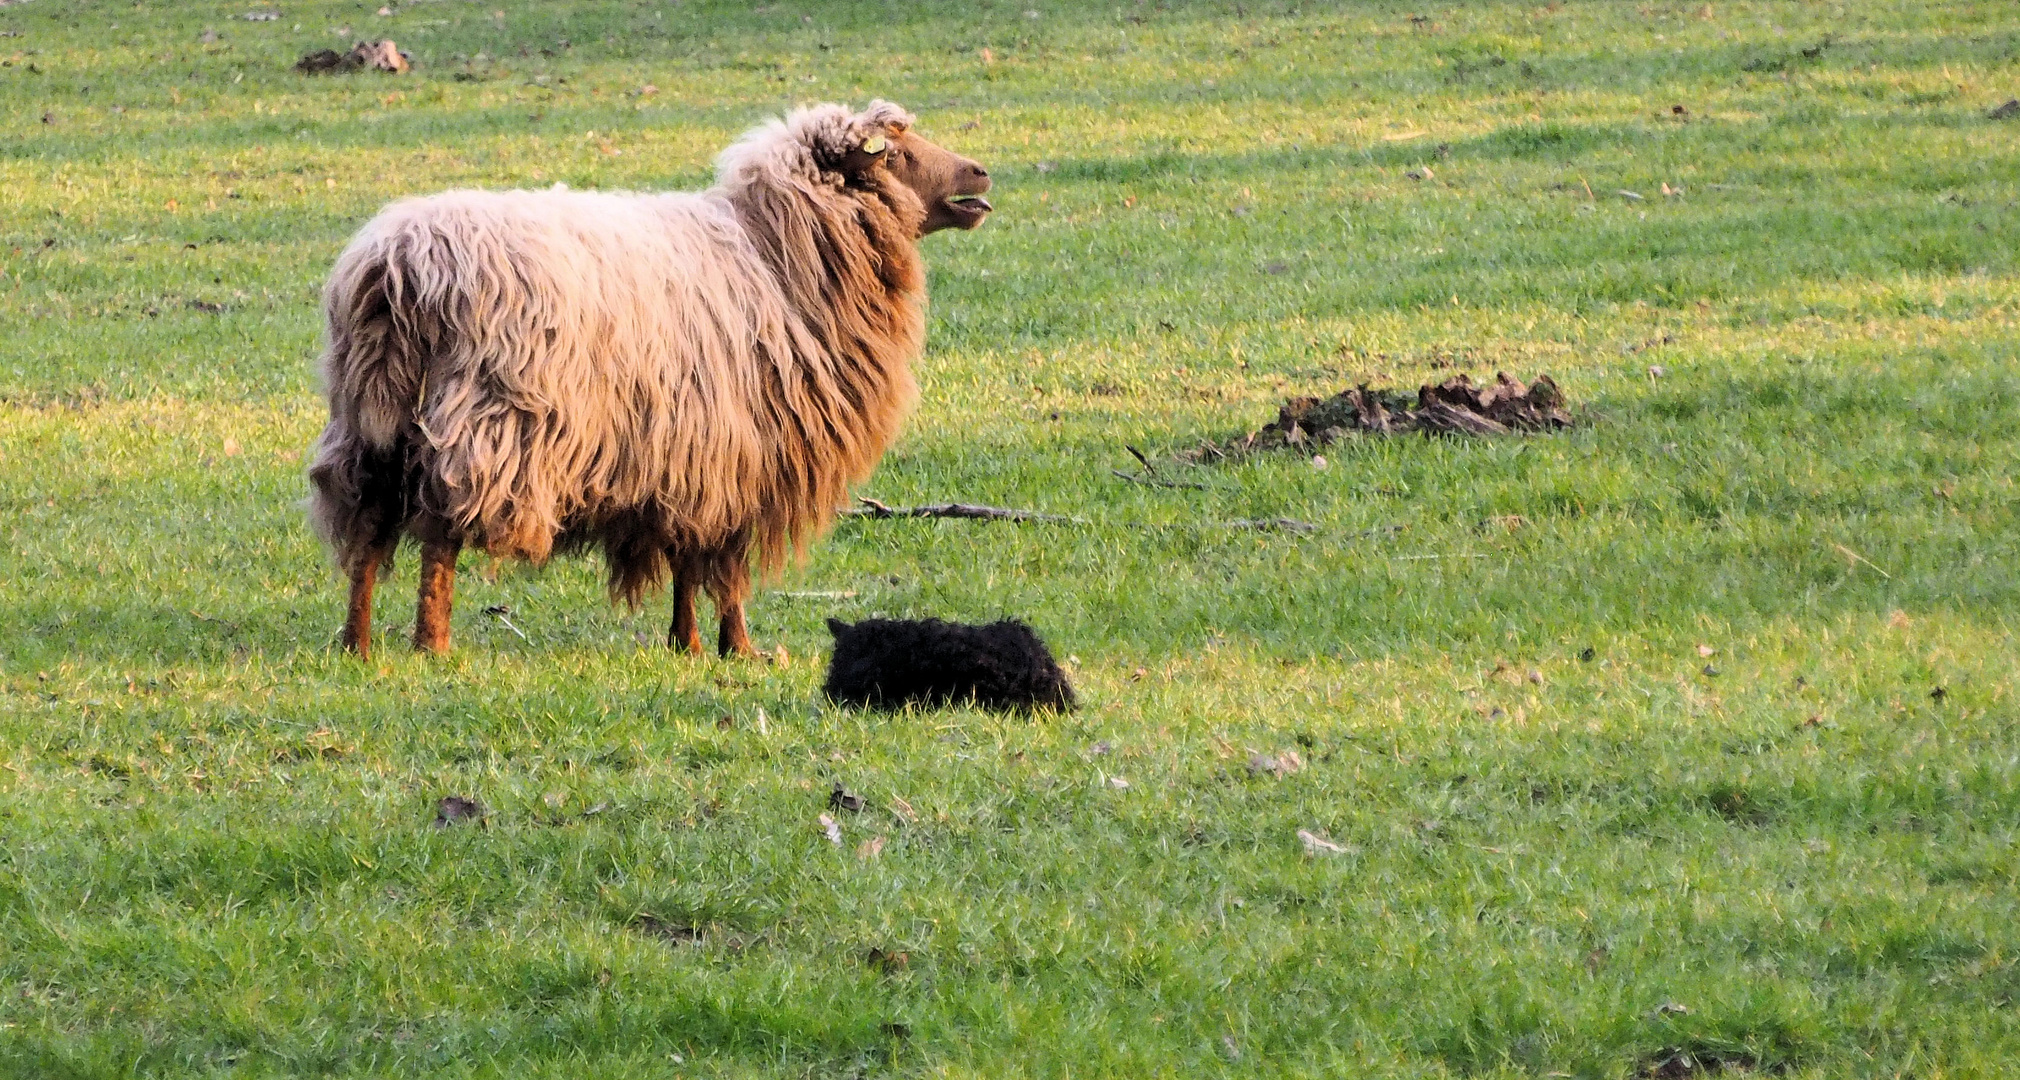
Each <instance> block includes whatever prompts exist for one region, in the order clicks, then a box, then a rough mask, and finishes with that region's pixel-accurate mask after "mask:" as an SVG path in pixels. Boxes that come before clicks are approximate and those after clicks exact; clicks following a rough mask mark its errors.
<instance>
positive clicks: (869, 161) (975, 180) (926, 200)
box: [839, 101, 995, 236]
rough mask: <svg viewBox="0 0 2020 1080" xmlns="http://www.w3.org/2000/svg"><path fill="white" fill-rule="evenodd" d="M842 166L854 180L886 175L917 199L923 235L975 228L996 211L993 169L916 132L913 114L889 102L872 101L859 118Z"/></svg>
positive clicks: (853, 129) (851, 134)
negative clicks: (987, 196)
mask: <svg viewBox="0 0 2020 1080" xmlns="http://www.w3.org/2000/svg"><path fill="white" fill-rule="evenodd" d="M839 165H840V169H841V171H842V173H843V174H845V175H847V176H850V177H855V178H864V177H868V176H871V175H874V174H875V173H877V172H878V171H879V170H881V171H882V172H884V173H885V174H887V175H888V176H889V177H890V178H891V179H892V180H895V181H897V182H898V183H899V184H901V185H903V186H904V187H905V188H907V189H909V190H910V191H911V192H912V194H914V195H916V196H918V198H919V202H920V204H921V205H922V206H923V207H924V208H925V211H926V217H925V220H924V221H923V222H922V223H921V224H920V226H919V235H920V236H924V235H926V234H927V233H936V232H939V231H940V230H941V229H972V228H974V227H975V226H977V225H980V224H982V219H983V218H986V217H988V216H989V211H991V210H994V209H995V207H993V206H990V205H989V200H987V199H985V198H983V197H982V195H983V193H985V192H987V191H988V190H989V185H990V180H989V170H987V169H985V168H983V167H982V166H981V164H980V163H978V162H976V161H974V160H972V159H970V158H965V157H962V156H961V155H959V154H956V153H953V152H952V151H949V150H947V149H945V148H943V147H941V146H939V145H937V144H935V143H933V142H932V141H931V140H928V139H926V138H925V137H923V136H921V135H920V134H919V133H918V132H916V131H913V130H912V117H911V115H910V114H908V113H906V112H905V111H904V110H902V109H899V108H898V107H897V106H895V105H892V104H890V103H889V102H885V101H877V102H872V103H871V104H870V107H869V108H868V109H867V110H865V111H864V112H863V113H862V114H861V115H859V116H858V117H856V122H855V123H854V124H852V125H851V126H850V132H849V141H848V143H847V145H846V146H845V147H844V149H843V152H842V157H841V161H840V163H839Z"/></svg>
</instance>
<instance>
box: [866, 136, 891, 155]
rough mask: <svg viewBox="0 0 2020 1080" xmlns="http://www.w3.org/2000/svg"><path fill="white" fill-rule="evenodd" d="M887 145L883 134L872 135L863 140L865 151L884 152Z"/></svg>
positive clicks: (868, 152) (869, 152)
mask: <svg viewBox="0 0 2020 1080" xmlns="http://www.w3.org/2000/svg"><path fill="white" fill-rule="evenodd" d="M885 145H886V143H885V142H884V137H883V136H882V135H872V136H870V137H869V138H867V139H864V140H863V153H865V154H881V153H883V152H884V147H885Z"/></svg>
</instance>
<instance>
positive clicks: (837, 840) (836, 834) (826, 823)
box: [820, 814, 842, 847]
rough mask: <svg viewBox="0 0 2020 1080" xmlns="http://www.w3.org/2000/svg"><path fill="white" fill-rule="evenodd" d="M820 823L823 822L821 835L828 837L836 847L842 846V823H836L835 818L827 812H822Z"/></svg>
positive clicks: (829, 841)
mask: <svg viewBox="0 0 2020 1080" xmlns="http://www.w3.org/2000/svg"><path fill="white" fill-rule="evenodd" d="M820 823H821V835H823V836H825V837H827V838H828V843H830V844H833V845H835V846H836V847H841V846H842V827H841V826H840V825H837V824H835V819H834V818H831V817H829V816H828V815H826V814H822V815H821V816H820Z"/></svg>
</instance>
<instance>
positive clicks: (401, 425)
mask: <svg viewBox="0 0 2020 1080" xmlns="http://www.w3.org/2000/svg"><path fill="white" fill-rule="evenodd" d="M414 239H416V238H414V237H412V236H411V235H407V236H403V235H401V234H399V233H393V234H391V235H387V234H385V233H374V232H372V231H368V232H366V233H365V234H364V235H361V236H360V237H359V238H358V239H357V240H356V241H355V242H354V243H352V245H351V246H350V248H349V249H347V250H346V251H345V252H344V254H343V256H342V257H341V258H339V259H338V260H337V265H336V269H335V270H334V271H333V272H332V274H331V276H330V282H329V285H328V286H327V288H326V289H325V290H324V294H323V315H324V319H325V321H326V323H327V327H328V330H327V333H328V344H327V346H326V347H325V349H324V351H323V357H322V375H323V380H324V384H325V391H326V393H327V394H328V397H329V403H330V422H329V425H328V426H327V427H325V428H324V429H323V434H322V437H321V438H320V439H319V440H317V444H316V449H315V456H314V460H313V463H312V464H311V465H310V466H309V483H310V485H311V487H312V489H313V491H312V494H311V496H310V499H309V517H310V520H311V521H312V522H313V523H314V524H315V526H316V530H317V532H319V533H321V534H322V536H323V539H324V540H326V541H327V542H328V543H329V544H330V547H331V548H332V549H333V550H334V552H335V554H336V559H337V563H338V565H339V566H341V567H343V568H344V569H345V570H347V571H348V570H350V569H351V568H352V567H354V566H355V565H357V564H358V563H359V561H360V560H363V559H365V558H367V557H368V555H370V554H371V553H374V552H378V553H381V554H380V557H383V556H384V554H386V553H387V552H386V549H388V548H390V547H391V546H392V545H393V544H395V543H397V542H398V540H399V535H400V529H401V526H402V525H403V524H405V521H406V518H407V515H408V511H409V509H410V508H411V506H412V503H413V501H414V496H415V491H414V482H415V481H416V480H417V479H418V477H417V475H416V471H415V470H414V468H413V458H414V454H415V451H416V449H417V445H416V444H417V442H418V441H419V440H418V438H417V436H418V435H419V428H418V422H417V417H418V414H419V409H420V402H421V395H422V393H423V391H424V389H425V384H426V380H427V361H428V357H429V355H430V354H431V353H432V351H433V350H432V349H431V348H430V338H431V336H432V335H430V334H429V333H428V330H429V328H428V327H426V326H423V325H419V324H417V322H416V319H415V315H416V312H417V309H419V308H420V305H416V304H415V303H413V299H414V298H413V297H412V296H410V295H409V294H410V292H411V278H412V277H413V276H414V275H413V274H412V271H413V269H414V268H415V262H414V257H415V256H416V255H420V256H421V257H422V258H425V253H417V252H408V251H405V250H403V249H404V248H405V247H406V246H407V243H411V242H412V240H414ZM403 241H404V243H403Z"/></svg>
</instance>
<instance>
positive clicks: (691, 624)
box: [666, 560, 701, 656]
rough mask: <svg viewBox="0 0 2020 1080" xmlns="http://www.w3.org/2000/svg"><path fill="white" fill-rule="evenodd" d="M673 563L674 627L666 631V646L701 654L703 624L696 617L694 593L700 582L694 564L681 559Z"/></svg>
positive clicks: (696, 654) (678, 650)
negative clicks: (697, 579)
mask: <svg viewBox="0 0 2020 1080" xmlns="http://www.w3.org/2000/svg"><path fill="white" fill-rule="evenodd" d="M673 565H674V567H675V570H674V579H673V627H672V628H671V629H669V630H668V631H667V632H666V647H667V648H669V649H673V650H675V651H677V652H686V653H688V654H690V655H692V656H700V655H701V624H700V623H699V622H698V621H696V620H695V617H694V594H695V589H696V586H697V585H698V584H699V582H697V581H696V575H695V571H694V567H693V566H692V565H690V564H688V563H685V562H682V561H679V560H675V562H674V564H673Z"/></svg>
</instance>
